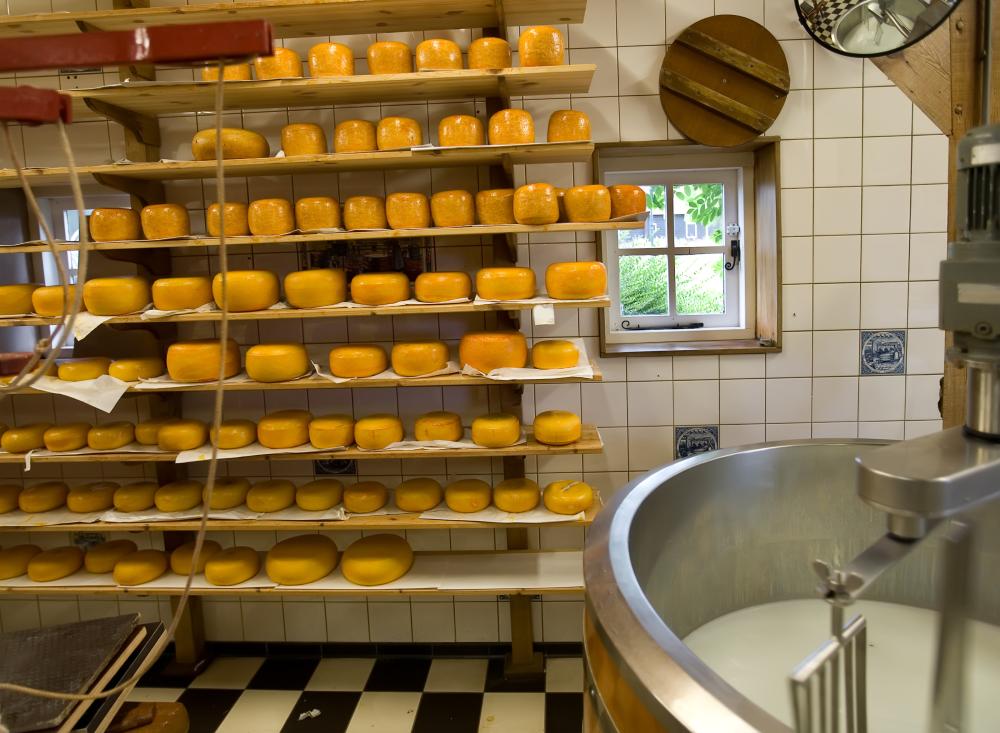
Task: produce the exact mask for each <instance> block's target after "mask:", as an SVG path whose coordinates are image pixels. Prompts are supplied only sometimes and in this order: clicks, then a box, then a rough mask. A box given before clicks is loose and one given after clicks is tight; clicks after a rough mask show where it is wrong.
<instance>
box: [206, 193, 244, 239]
mask: <svg viewBox="0 0 1000 733" xmlns="http://www.w3.org/2000/svg"><path fill="white" fill-rule="evenodd" d="M247 209H248V207H247V205H246V204H244V203H239V202H236V201H227V202H226V204H225V205H224V206H223V207H221V209H220V207H219V204H218V203H214V204H210V205H209V207H208V209H207V210H206V211H205V228H206V229H208V233H209V235H210V236H213V237H218V236H219V235H220V234H222V231H223V229H224V230H225V232H226V236H227V237H245V236H246V235H248V234H249V233H250V224H249V223H248V222H247ZM220 215H221V226H220Z"/></svg>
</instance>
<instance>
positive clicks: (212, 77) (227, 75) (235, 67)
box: [201, 64, 250, 81]
mask: <svg viewBox="0 0 1000 733" xmlns="http://www.w3.org/2000/svg"><path fill="white" fill-rule="evenodd" d="M249 79H250V64H226V65H224V66H223V67H222V80H223V81H248V80H249ZM201 80H202V81H218V80H219V67H218V66H203V67H202V69H201Z"/></svg>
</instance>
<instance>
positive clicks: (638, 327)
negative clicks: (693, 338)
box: [621, 321, 705, 331]
mask: <svg viewBox="0 0 1000 733" xmlns="http://www.w3.org/2000/svg"><path fill="white" fill-rule="evenodd" d="M621 327H622V328H624V329H625V330H626V331H677V330H681V329H688V328H704V327H705V324H704V323H701V322H697V323H681V324H677V325H673V326H643V325H642V324H640V323H635V324H633V323H632V321H622V322H621Z"/></svg>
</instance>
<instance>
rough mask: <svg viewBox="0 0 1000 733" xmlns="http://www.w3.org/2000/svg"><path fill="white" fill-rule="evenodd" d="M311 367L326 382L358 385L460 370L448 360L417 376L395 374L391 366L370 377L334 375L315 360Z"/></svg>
mask: <svg viewBox="0 0 1000 733" xmlns="http://www.w3.org/2000/svg"><path fill="white" fill-rule="evenodd" d="M313 369H315V370H316V374H317V375H319V376H320V377H321V378H323V379H325V380H327V381H328V382H333V383H334V384H343V383H344V382H358V386H359V387H363V386H364V383H365V381H367V380H376V379H399V380H403V381H405V380H407V379H424V378H426V377H439V376H441V375H443V374H457V373H459V372H460V371H461V369H460V368H459V366H458V362H457V361H449V362H448V364H447V365H445V367H444V368H443V369H437V370H435V371H433V372H428V373H427V374H421V375H420V376H419V377H403V376H401V375H399V374H396V372H394V371H393V370H392V368H391V367H390V368H389V369H386V370H385V371H384V372H379V373H378V374H376V375H375V376H372V377H335V376H333V375H332V374H330V371H329V370H328V369H324V368H323V367H321V366H320V365H319V364H316V363H315V362H313Z"/></svg>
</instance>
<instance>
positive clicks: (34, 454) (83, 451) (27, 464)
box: [0, 443, 168, 471]
mask: <svg viewBox="0 0 1000 733" xmlns="http://www.w3.org/2000/svg"><path fill="white" fill-rule="evenodd" d="M167 452H168V451H162V450H160V449H159V448H157V447H156V446H155V445H139V444H138V443H129V444H128V445H123V446H122V447H121V448H115V449H114V450H94V449H93V448H78V449H77V450H64V451H51V450H45V449H42V448H39V449H38V450H32V451H28V452H27V453H25V454H24V470H25V471H30V470H31V459H33V458H51V457H52V456H91V455H93V456H99V455H108V454H112V453H167ZM0 455H21V454H20V453H14V454H11V453H6V452H4V451H0Z"/></svg>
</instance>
